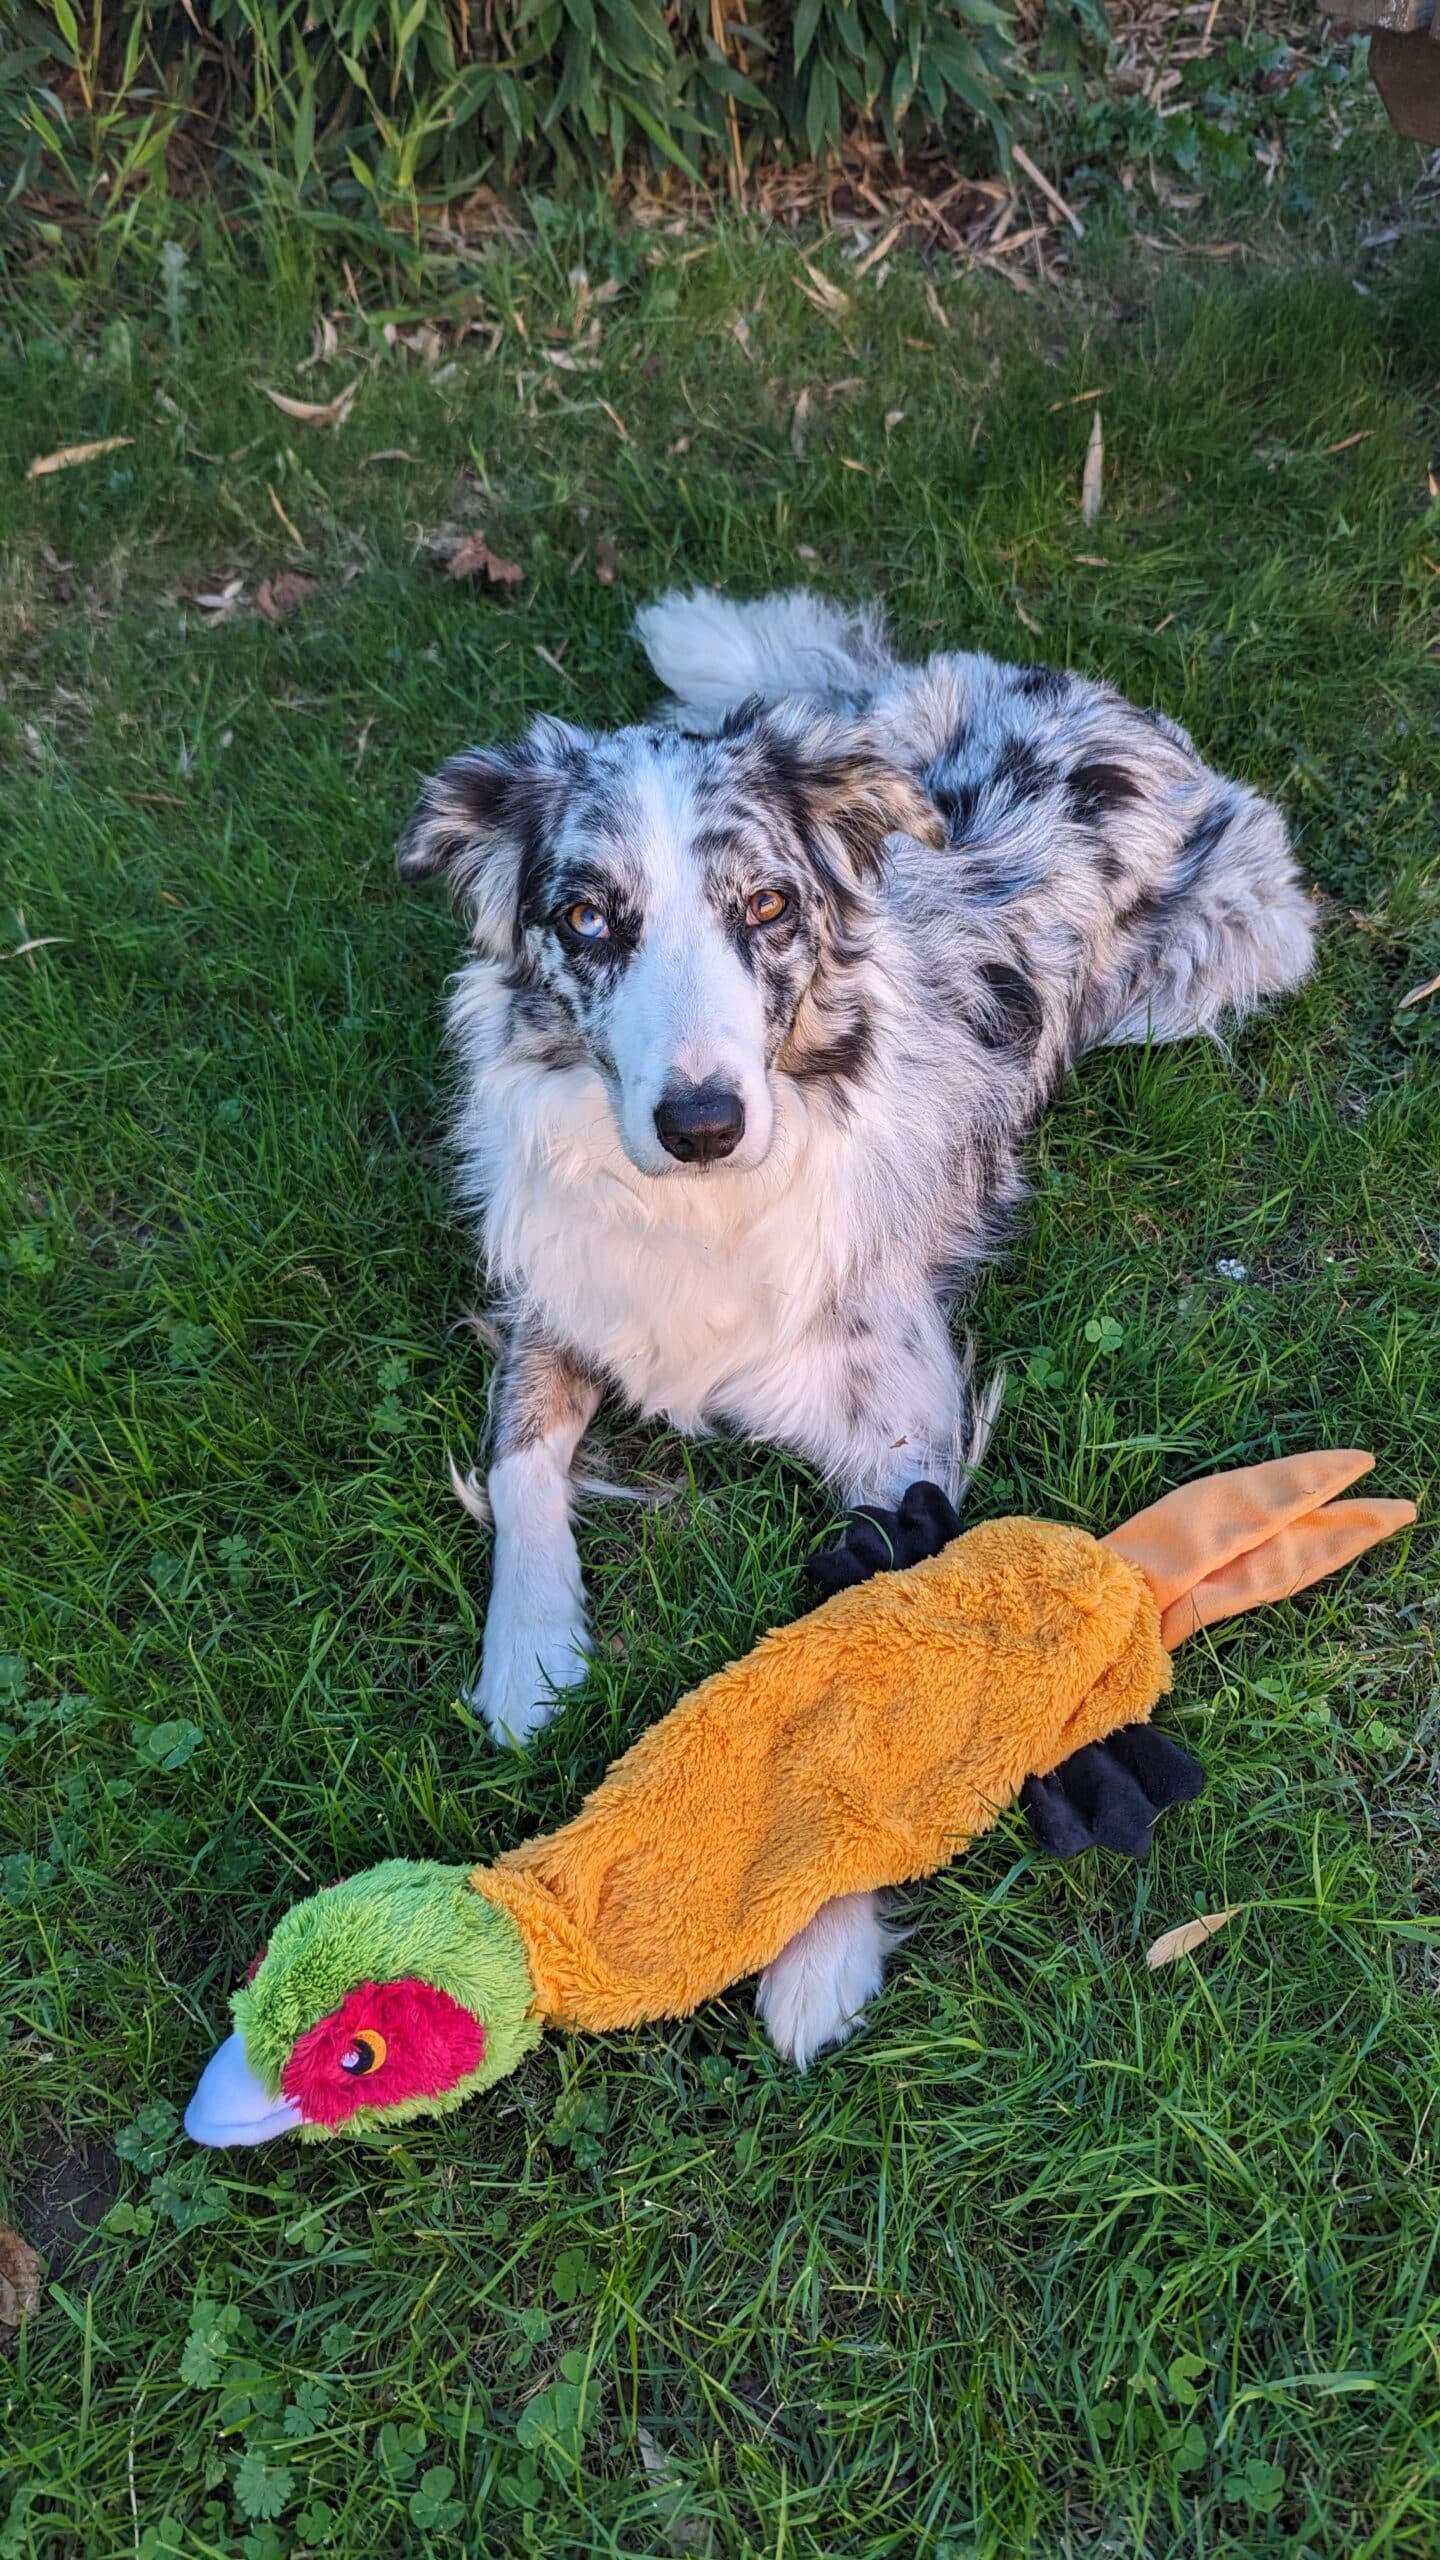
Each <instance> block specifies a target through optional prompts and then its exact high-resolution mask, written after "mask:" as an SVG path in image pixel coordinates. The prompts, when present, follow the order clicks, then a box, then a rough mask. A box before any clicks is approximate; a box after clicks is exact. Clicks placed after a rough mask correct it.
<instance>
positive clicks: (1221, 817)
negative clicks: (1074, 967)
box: [1115, 792, 1236, 933]
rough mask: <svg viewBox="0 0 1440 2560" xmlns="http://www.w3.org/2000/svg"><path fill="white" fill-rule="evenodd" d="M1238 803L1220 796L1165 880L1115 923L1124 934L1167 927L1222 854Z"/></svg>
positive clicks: (1153, 885) (1179, 850)
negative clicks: (1215, 859) (1204, 873)
mask: <svg viewBox="0 0 1440 2560" xmlns="http://www.w3.org/2000/svg"><path fill="white" fill-rule="evenodd" d="M1235 807H1236V804H1235V801H1234V800H1233V798H1231V797H1230V795H1229V794H1228V793H1223V792H1222V793H1221V794H1220V796H1219V798H1218V799H1216V800H1215V801H1214V802H1212V804H1211V806H1210V807H1209V808H1208V809H1207V810H1206V812H1205V815H1204V816H1203V818H1199V819H1197V821H1196V823H1195V825H1194V826H1193V827H1192V828H1191V830H1190V833H1189V834H1188V836H1186V837H1185V839H1184V841H1183V843H1181V844H1180V845H1178V846H1177V848H1176V851H1175V854H1174V857H1173V859H1172V861H1171V864H1170V868H1169V870H1168V871H1167V872H1166V874H1165V877H1164V879H1163V880H1156V881H1152V883H1151V885H1150V886H1149V888H1147V889H1142V890H1141V892H1140V895H1139V896H1138V898H1135V899H1133V900H1132V901H1131V903H1130V905H1129V906H1128V907H1126V908H1125V909H1124V910H1123V912H1122V913H1121V914H1120V915H1118V916H1117V917H1116V919H1115V921H1116V923H1117V924H1118V925H1119V926H1120V927H1121V929H1122V931H1124V932H1127V933H1144V932H1147V931H1148V930H1149V929H1150V928H1151V927H1158V926H1162V925H1164V924H1166V923H1168V921H1169V919H1170V917H1171V916H1172V915H1173V914H1174V912H1175V909H1176V908H1177V907H1178V906H1180V905H1182V904H1183V902H1184V900H1185V899H1186V898H1187V897H1188V896H1189V895H1190V892H1191V890H1192V889H1193V888H1194V886H1195V883H1196V881H1197V880H1198V879H1199V878H1200V876H1201V874H1202V872H1203V871H1204V870H1205V868H1206V866H1207V864H1209V863H1210V862H1212V861H1213V860H1214V858H1215V855H1216V853H1217V852H1218V851H1219V848H1220V845H1221V844H1222V842H1223V840H1224V837H1225V834H1226V831H1227V829H1228V828H1229V827H1230V825H1231V824H1232V822H1233V820H1234V816H1235Z"/></svg>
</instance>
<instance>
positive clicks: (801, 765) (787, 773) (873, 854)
mask: <svg viewBox="0 0 1440 2560" xmlns="http://www.w3.org/2000/svg"><path fill="white" fill-rule="evenodd" d="M751 735H752V738H753V741H754V744H755V748H756V751H757V753H758V754H759V755H760V757H761V758H762V760H763V762H764V764H765V765H766V766H767V767H768V769H769V778H770V779H771V781H772V783H773V784H774V785H775V786H776V787H778V789H779V790H781V791H782V792H783V794H784V796H785V798H786V799H787V801H788V802H789V805H790V808H791V810H792V813H793V815H794V818H795V821H796V824H797V825H798V827H799V829H800V832H801V834H802V835H803V836H804V837H805V839H806V841H807V842H808V843H810V844H812V845H814V846H816V847H817V848H819V849H822V850H823V851H824V852H825V854H826V855H827V856H828V857H829V859H830V861H831V862H833V863H834V864H836V865H837V867H838V868H839V870H840V872H841V874H842V876H846V877H848V878H849V879H850V880H852V881H854V882H856V883H857V884H858V883H862V882H864V881H867V880H876V879H878V878H879V876H880V873H881V872H882V871H883V869H884V867H885V839H886V837H887V836H914V837H915V838H917V839H918V841H919V842H920V843H921V844H931V845H942V844H943V843H944V842H945V822H944V819H943V818H942V817H941V815H940V812H939V810H938V809H937V808H936V807H935V804H934V802H933V801H932V800H930V799H929V798H928V797H927V795H926V793H925V792H924V791H923V790H922V789H921V787H920V785H919V783H918V782H917V781H916V780H915V777H914V775H913V774H909V773H904V772H902V770H901V768H900V767H899V765H896V764H892V763H891V762H890V760H889V758H888V757H887V756H885V755H883V754H882V753H881V752H880V750H879V748H878V747H876V746H875V745H873V744H872V743H871V742H870V741H869V740H868V739H867V738H866V736H865V733H864V730H863V728H852V727H847V726H845V725H843V724H842V723H841V722H839V721H838V720H834V719H832V718H830V717H829V716H828V715H826V714H825V713H823V712H822V713H819V714H817V713H815V712H813V711H810V710H807V709H806V708H805V706H804V705H803V704H796V705H793V706H792V705H790V704H788V703H787V704H783V705H781V706H780V707H779V708H778V709H776V710H771V711H767V712H765V713H763V714H762V715H761V717H760V718H759V719H758V720H757V721H756V723H755V726H754V729H753V731H752V732H751Z"/></svg>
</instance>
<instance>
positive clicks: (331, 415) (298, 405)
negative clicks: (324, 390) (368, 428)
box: [260, 373, 360, 427]
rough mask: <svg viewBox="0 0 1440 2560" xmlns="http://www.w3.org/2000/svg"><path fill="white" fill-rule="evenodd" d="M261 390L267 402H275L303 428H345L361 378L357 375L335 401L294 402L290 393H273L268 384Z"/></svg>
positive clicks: (339, 392) (262, 385)
mask: <svg viewBox="0 0 1440 2560" xmlns="http://www.w3.org/2000/svg"><path fill="white" fill-rule="evenodd" d="M260 388H261V390H262V391H263V392H264V394H265V397H266V399H267V400H270V401H273V402H274V405H275V407H276V408H277V409H279V410H281V411H282V412H283V414H284V415H285V416H286V417H287V418H298V419H299V421H300V424H301V426H302V427H343V425H344V424H345V421H346V419H347V418H348V417H349V415H350V410H351V406H352V404H353V402H354V398H355V394H356V392H357V391H358V390H359V388H360V376H359V374H358V373H357V374H356V376H355V379H354V381H353V382H347V383H346V385H345V388H344V390H343V391H337V392H336V394H335V397H334V399H333V400H292V399H291V398H290V395H289V393H288V392H285V391H272V390H271V388H270V385H269V383H268V382H262V383H261V385H260Z"/></svg>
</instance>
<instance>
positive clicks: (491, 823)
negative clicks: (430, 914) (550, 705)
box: [395, 720, 590, 959]
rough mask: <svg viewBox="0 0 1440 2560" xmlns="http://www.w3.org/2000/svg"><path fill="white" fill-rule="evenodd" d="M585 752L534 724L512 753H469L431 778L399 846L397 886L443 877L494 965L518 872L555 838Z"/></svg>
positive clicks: (564, 735) (515, 912) (559, 724)
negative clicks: (466, 913)
mask: <svg viewBox="0 0 1440 2560" xmlns="http://www.w3.org/2000/svg"><path fill="white" fill-rule="evenodd" d="M589 744H590V740H589V739H588V738H587V737H586V735H585V733H584V731H583V730H580V729H572V728H569V727H568V726H567V725H566V723H565V722H564V721H563V720H537V721H536V722H535V725H534V727H533V728H532V729H531V730H530V732H529V734H528V735H527V736H526V737H524V738H522V739H521V740H520V741H519V743H518V745H516V746H513V747H467V748H466V749H465V751H464V753H463V754H461V755H458V756H452V757H451V758H450V761H449V763H448V764H443V765H442V766H441V768H440V770H439V772H438V773H435V774H432V775H431V777H430V780H429V781H428V782H427V783H426V785H425V788H424V790H423V791H422V792H421V794H420V798H419V800H418V801H417V803H416V806H415V810H414V813H413V815H412V817H411V819H410V822H409V824H408V826H407V827H406V829H405V832H404V834H403V835H402V836H401V838H400V842H399V845H398V847H397V849H396V855H395V863H396V868H397V870H398V871H399V874H400V877H401V879H402V880H407V881H409V880H434V879H436V878H438V877H441V876H443V878H444V879H445V881H446V882H447V884H448V886H449V890H450V895H451V897H452V898H453V899H454V901H455V904H456V905H457V906H459V907H463V908H465V909H467V910H468V912H469V915H470V917H471V921H472V926H473V930H474V936H475V940H476V943H477V944H478V945H479V947H480V949H481V950H483V951H488V952H490V953H491V954H492V955H493V956H494V957H495V958H496V959H505V958H508V957H509V955H510V954H511V953H512V952H513V950H514V948H515V936H516V927H517V924H518V919H519V908H520V899H521V891H522V886H523V881H524V876H525V872H526V870H527V868H528V867H529V866H530V865H532V864H533V863H534V862H535V861H536V860H537V859H538V858H539V856H540V855H541V853H542V852H543V851H544V848H545V845H546V843H547V842H548V840H549V838H550V837H551V836H552V835H553V833H554V830H555V828H556V826H557V824H558V822H559V819H560V816H561V813H562V811H563V809H564V807H565V802H566V800H567V798H568V796H569V793H570V790H571V787H572V785H573V783H574V780H575V776H576V773H577V771H578V769H579V767H580V765H581V763H582V762H583V758H584V753H585V750H586V748H587V747H588V746H589Z"/></svg>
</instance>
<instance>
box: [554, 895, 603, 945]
mask: <svg viewBox="0 0 1440 2560" xmlns="http://www.w3.org/2000/svg"><path fill="white" fill-rule="evenodd" d="M565 921H566V923H567V924H568V926H569V927H570V930H571V932H572V933H578V935H579V936H580V939H581V941H582V942H608V941H609V939H610V927H609V926H608V924H607V923H606V921H605V916H604V912H603V910H602V909H601V908H599V907H592V906H591V905H590V902H589V900H588V899H586V898H582V899H581V901H580V903H579V905H578V906H575V907H567V908H566V910H565Z"/></svg>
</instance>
